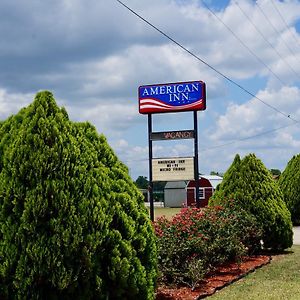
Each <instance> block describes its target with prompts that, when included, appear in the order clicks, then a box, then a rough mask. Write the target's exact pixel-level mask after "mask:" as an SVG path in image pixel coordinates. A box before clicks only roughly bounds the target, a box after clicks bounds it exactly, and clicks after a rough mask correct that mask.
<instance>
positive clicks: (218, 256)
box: [154, 201, 262, 287]
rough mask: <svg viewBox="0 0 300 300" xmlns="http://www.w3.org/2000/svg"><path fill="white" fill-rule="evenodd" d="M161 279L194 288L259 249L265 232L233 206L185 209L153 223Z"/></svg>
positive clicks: (229, 203)
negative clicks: (223, 266)
mask: <svg viewBox="0 0 300 300" xmlns="http://www.w3.org/2000/svg"><path fill="white" fill-rule="evenodd" d="M154 228H155V232H156V236H157V246H158V262H159V272H160V279H161V281H163V282H166V283H186V284H188V285H190V286H192V287H194V286H195V284H196V283H197V282H198V281H199V280H201V279H202V278H203V277H204V276H205V275H206V274H207V273H208V272H210V271H212V270H213V269H214V268H216V267H217V266H218V265H220V264H222V263H225V262H227V261H239V260H240V259H241V258H242V256H244V255H248V254H254V253H255V252H257V251H258V250H259V249H260V240H261V234H262V231H261V229H260V228H259V226H258V225H257V222H256V220H255V218H254V217H252V216H251V215H249V214H248V213H246V212H245V211H244V210H242V209H240V208H237V207H236V206H235V205H234V203H233V202H230V201H229V202H228V204H227V205H226V206H225V207H221V206H214V207H207V208H202V209H197V208H183V209H182V210H181V211H180V213H178V214H177V215H175V216H174V217H173V218H172V219H171V220H168V219H167V218H165V217H161V218H159V219H158V220H157V221H156V222H155V223H154Z"/></svg>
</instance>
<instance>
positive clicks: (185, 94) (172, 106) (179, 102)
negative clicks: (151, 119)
mask: <svg viewBox="0 0 300 300" xmlns="http://www.w3.org/2000/svg"><path fill="white" fill-rule="evenodd" d="M138 93H139V112H140V113H141V114H151V113H165V112H179V111H197V110H205V109H206V91H205V83H204V82H203V81H189V82H178V83H165V84H154V85H143V86H140V87H139V90H138Z"/></svg>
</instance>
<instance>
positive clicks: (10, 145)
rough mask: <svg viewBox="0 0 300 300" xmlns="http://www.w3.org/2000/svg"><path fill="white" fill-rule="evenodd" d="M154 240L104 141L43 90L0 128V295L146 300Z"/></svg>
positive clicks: (139, 198) (133, 191)
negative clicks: (70, 117) (71, 119)
mask: <svg viewBox="0 0 300 300" xmlns="http://www.w3.org/2000/svg"><path fill="white" fill-rule="evenodd" d="M156 255H157V254H156V239H155V235H154V231H153V227H152V224H151V222H150V220H149V218H148V216H147V211H146V209H145V207H144V203H143V197H142V195H141V194H140V193H139V191H138V189H137V188H136V187H135V185H134V183H133V182H132V180H131V179H130V177H129V175H128V170H127V168H126V166H125V165H123V164H122V163H121V162H120V161H119V160H118V159H117V157H116V155H115V154H114V152H113V151H112V149H111V148H110V147H109V145H108V144H107V141H106V139H105V137H104V136H103V135H98V133H97V132H96V129H95V128H94V127H93V126H92V125H90V124H89V123H74V122H71V121H70V120H69V118H68V115H67V113H66V111H65V110H64V109H60V108H59V107H58V106H57V105H56V103H55V100H54V98H53V95H52V94H51V93H50V92H47V91H44V92H40V93H38V94H37V95H36V97H35V100H34V102H33V103H32V104H31V105H29V106H28V107H27V108H25V109H22V110H21V111H20V112H19V113H18V114H17V115H15V116H12V117H10V118H9V119H7V120H6V121H4V122H3V123H2V126H1V128H0V298H1V299H153V297H154V288H155V282H156V273H157V271H156V268H157V262H156V261H157V257H156Z"/></svg>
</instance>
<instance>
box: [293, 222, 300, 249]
mask: <svg viewBox="0 0 300 300" xmlns="http://www.w3.org/2000/svg"><path fill="white" fill-rule="evenodd" d="M293 230H294V245H300V226H297V227H294V229H293Z"/></svg>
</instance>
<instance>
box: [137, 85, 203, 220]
mask: <svg viewBox="0 0 300 300" xmlns="http://www.w3.org/2000/svg"><path fill="white" fill-rule="evenodd" d="M138 97H139V113H140V114H147V115H148V145H149V185H148V195H149V202H150V219H151V221H154V202H153V178H154V181H159V180H162V179H168V178H171V180H173V181H174V180H192V178H193V177H194V178H195V187H196V195H195V196H196V206H197V207H198V208H200V198H199V162H198V120H197V111H198V110H205V109H206V87H205V83H204V82H203V81H200V80H197V81H188V82H177V83H164V84H152V85H143V86H140V87H139V89H138ZM184 111H193V113H194V130H193V131H192V130H181V131H178V130H177V131H169V132H152V114H153V113H168V112H184ZM192 138H193V139H194V157H193V158H189V157H186V158H179V159H177V158H167V159H165V160H161V159H155V160H153V153H152V141H153V140H154V141H155V140H176V139H192ZM153 166H154V167H155V170H154V171H153ZM160 173H164V176H165V175H166V176H165V177H164V176H163V177H162V176H161V174H160ZM157 174H159V175H157Z"/></svg>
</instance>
